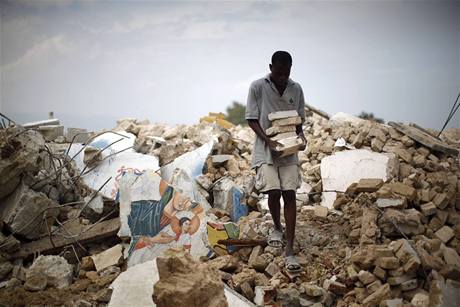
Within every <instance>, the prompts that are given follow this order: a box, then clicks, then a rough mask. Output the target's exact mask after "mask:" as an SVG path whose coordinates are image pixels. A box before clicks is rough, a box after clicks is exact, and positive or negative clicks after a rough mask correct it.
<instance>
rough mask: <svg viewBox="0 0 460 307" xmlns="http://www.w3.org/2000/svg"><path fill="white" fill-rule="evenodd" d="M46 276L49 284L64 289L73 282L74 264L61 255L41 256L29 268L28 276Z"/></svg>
mask: <svg viewBox="0 0 460 307" xmlns="http://www.w3.org/2000/svg"><path fill="white" fill-rule="evenodd" d="M32 276H46V277H47V280H48V285H51V286H53V287H56V288H58V289H62V288H65V287H68V286H70V284H71V283H72V276H73V266H72V265H70V264H68V263H67V260H65V259H64V258H62V257H60V256H43V255H42V256H39V257H38V258H37V259H36V260H35V261H34V262H33V264H32V265H31V266H30V268H29V269H28V270H27V273H26V278H27V279H29V278H31V277H32Z"/></svg>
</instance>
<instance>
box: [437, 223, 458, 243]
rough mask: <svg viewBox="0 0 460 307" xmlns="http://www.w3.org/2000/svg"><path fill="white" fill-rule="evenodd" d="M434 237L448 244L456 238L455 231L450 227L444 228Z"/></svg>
mask: <svg viewBox="0 0 460 307" xmlns="http://www.w3.org/2000/svg"><path fill="white" fill-rule="evenodd" d="M434 235H435V237H437V238H438V239H439V240H441V241H442V242H443V243H447V242H449V241H450V239H452V238H453V237H454V231H453V230H452V228H450V227H449V226H443V227H442V228H441V229H439V230H438V231H436V232H435V233H434Z"/></svg>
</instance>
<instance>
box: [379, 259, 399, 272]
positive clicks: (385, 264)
mask: <svg viewBox="0 0 460 307" xmlns="http://www.w3.org/2000/svg"><path fill="white" fill-rule="evenodd" d="M375 264H376V265H378V266H379V267H381V268H382V269H387V270H393V269H397V268H398V267H399V259H398V258H396V257H380V258H377V261H376V262H375Z"/></svg>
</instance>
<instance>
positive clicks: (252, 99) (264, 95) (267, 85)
mask: <svg viewBox="0 0 460 307" xmlns="http://www.w3.org/2000/svg"><path fill="white" fill-rule="evenodd" d="M288 110H296V111H297V113H299V116H300V117H301V118H302V123H303V122H304V121H305V100H304V96H303V91H302V87H301V86H300V84H299V83H297V82H294V81H292V80H291V79H288V84H287V87H286V89H285V90H284V93H283V95H282V96H280V94H279V92H278V90H277V89H276V86H275V84H274V83H273V82H272V81H271V80H270V74H268V75H267V76H265V77H264V78H261V79H259V80H256V81H254V82H252V84H251V86H250V88H249V94H248V101H247V105H246V119H257V120H259V124H260V126H261V127H262V129H263V130H264V131H265V130H267V128H269V127H270V126H271V122H270V121H269V120H268V114H270V113H272V112H277V111H288ZM264 163H267V164H273V165H275V166H284V165H292V164H298V163H299V159H298V158H297V154H292V155H289V156H286V157H282V158H277V159H273V157H272V154H271V151H270V148H269V147H268V145H267V144H266V143H265V141H264V140H262V139H261V138H260V137H259V136H256V141H255V143H254V150H253V152H252V167H253V168H254V167H258V166H260V165H262V164H264Z"/></svg>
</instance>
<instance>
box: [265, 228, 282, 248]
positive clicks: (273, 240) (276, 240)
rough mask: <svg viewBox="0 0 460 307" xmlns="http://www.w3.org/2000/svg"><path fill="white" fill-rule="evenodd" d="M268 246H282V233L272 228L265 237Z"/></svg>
mask: <svg viewBox="0 0 460 307" xmlns="http://www.w3.org/2000/svg"><path fill="white" fill-rule="evenodd" d="M267 244H268V246H271V247H283V233H282V232H281V231H279V230H276V229H275V230H273V231H272V233H271V234H270V235H269V236H268V239H267Z"/></svg>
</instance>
